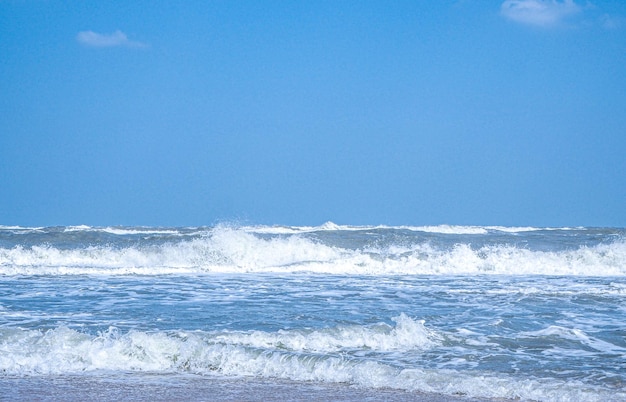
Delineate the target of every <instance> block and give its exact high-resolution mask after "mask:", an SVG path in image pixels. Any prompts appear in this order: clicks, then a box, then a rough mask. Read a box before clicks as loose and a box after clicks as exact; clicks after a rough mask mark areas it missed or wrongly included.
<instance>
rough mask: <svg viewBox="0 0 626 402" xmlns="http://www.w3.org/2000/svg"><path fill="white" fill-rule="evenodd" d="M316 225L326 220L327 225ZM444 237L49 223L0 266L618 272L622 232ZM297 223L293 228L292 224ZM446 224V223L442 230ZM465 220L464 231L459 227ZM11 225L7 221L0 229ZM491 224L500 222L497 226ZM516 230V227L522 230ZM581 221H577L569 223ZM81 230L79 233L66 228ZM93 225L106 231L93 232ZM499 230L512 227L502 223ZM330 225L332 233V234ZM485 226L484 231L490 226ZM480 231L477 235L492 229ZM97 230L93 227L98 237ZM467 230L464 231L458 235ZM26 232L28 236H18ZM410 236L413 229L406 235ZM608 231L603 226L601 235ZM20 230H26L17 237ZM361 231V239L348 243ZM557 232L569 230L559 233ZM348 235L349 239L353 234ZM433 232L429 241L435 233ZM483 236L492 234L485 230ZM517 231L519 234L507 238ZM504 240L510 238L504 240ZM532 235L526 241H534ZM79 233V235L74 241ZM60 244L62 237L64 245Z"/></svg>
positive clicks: (3, 271) (624, 263) (94, 270)
mask: <svg viewBox="0 0 626 402" xmlns="http://www.w3.org/2000/svg"><path fill="white" fill-rule="evenodd" d="M324 227H330V226H329V225H326V226H324ZM437 228H438V229H437V230H439V232H436V233H440V234H442V236H444V237H443V239H444V240H443V241H445V244H437V243H433V240H432V239H431V238H430V237H421V235H419V236H418V235H410V234H409V235H408V236H407V235H404V234H402V233H401V235H402V236H400V237H398V236H399V235H398V233H397V231H398V230H407V229H406V228H403V227H394V228H391V229H386V228H381V227H376V228H370V229H363V228H362V227H359V229H358V230H357V229H355V228H354V227H353V232H350V233H351V234H350V233H349V234H350V235H346V236H344V235H340V233H339V232H341V231H343V230H346V229H345V228H344V227H341V226H337V227H335V228H334V229H330V228H328V229H322V230H321V231H319V230H320V229H319V228H317V229H315V230H317V231H313V228H310V229H311V231H310V232H308V233H304V232H305V231H307V230H309V229H305V228H292V229H293V230H294V232H289V230H292V229H288V230H287V229H285V228H280V229H277V230H274V229H272V228H270V227H257V228H252V227H242V228H233V227H228V226H218V227H214V228H180V229H169V228H164V229H161V228H108V227H107V228H91V227H73V228H70V231H69V232H68V231H67V230H66V229H68V228H58V229H56V232H54V233H52V234H50V233H48V235H49V236H51V237H50V239H48V237H43V238H42V239H40V238H39V237H41V236H43V235H41V234H38V235H37V236H39V237H37V239H38V240H37V242H36V243H34V244H26V242H25V241H23V239H22V238H21V237H19V236H21V235H18V237H17V240H16V238H15V237H11V238H10V239H9V240H11V241H13V242H14V244H15V245H13V246H10V245H9V246H7V244H9V242H8V241H5V242H4V243H0V244H3V245H4V247H0V275H85V274H86V275H89V274H93V275H132V274H139V275H163V274H194V273H196V274H199V273H209V272H221V273H268V272H284V273H288V272H315V273H325V274H357V275H388V274H391V275H394V274H403V275H405V274H409V275H413V274H415V275H474V274H498V275H524V274H534V275H597V276H609V275H616V276H621V275H626V241H625V240H624V239H623V237H622V238H620V236H619V235H617V236H614V237H615V239H614V241H611V242H604V243H600V244H595V245H591V246H588V245H586V244H582V245H580V244H578V243H575V242H574V243H573V244H574V245H573V246H568V247H566V248H563V249H552V248H550V247H547V248H546V247H544V248H542V247H536V248H535V249H531V248H528V247H526V246H525V245H524V244H525V243H524V242H528V241H530V240H533V239H530V240H525V239H522V240H523V241H521V243H520V245H517V244H514V243H506V239H509V238H508V237H505V241H504V242H503V240H502V236H496V235H493V236H495V237H493V239H497V241H487V242H483V244H482V245H476V244H473V242H476V241H478V240H479V239H475V238H473V237H471V235H473V234H476V233H480V230H485V231H489V230H495V229H491V228H488V227H485V228H482V227H477V228H470V227H463V229H459V228H457V227H445V228H444V227H437ZM296 229H298V230H301V231H302V232H300V233H298V232H295V230H296ZM448 229H449V231H447V230H448ZM466 229H467V230H466ZM4 230H8V231H12V230H13V229H4ZM498 230H499V229H498ZM524 230H525V229H524ZM524 230H521V231H520V233H524ZM577 230H580V229H577ZM80 232H84V233H85V236H84V238H83V237H80V236H79V237H76V236H73V237H67V236H69V235H70V234H72V233H79V234H80ZM90 233H96V234H98V233H99V234H100V235H102V236H108V237H93V236H87V234H90ZM501 233H503V236H512V235H511V233H508V232H507V231H506V230H503V231H501ZM336 234H337V235H336ZM492 234H493V233H492ZM492 234H488V235H485V236H492ZM100 235H99V236H100ZM465 235H470V237H463V236H465ZM24 236H28V235H24ZM411 236H412V237H411ZM605 236H607V235H605ZM26 238H27V239H28V238H30V237H26ZM364 238H365V239H366V240H367V242H365V243H355V242H356V241H362V239H364ZM565 238H566V239H570V238H572V239H574V240H575V239H576V237H575V236H574V235H567V236H566V237H565ZM355 239H356V240H355ZM441 239H442V238H441V237H437V238H436V239H435V240H437V241H442V240H441ZM487 239H491V237H488V238H487ZM515 239H516V241H517V240H519V238H518V237H516V238H515ZM509 240H510V239H509ZM533 241H535V240H533ZM81 242H82V243H81ZM68 243H69V245H68Z"/></svg>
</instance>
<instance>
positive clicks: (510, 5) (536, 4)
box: [500, 0, 582, 27]
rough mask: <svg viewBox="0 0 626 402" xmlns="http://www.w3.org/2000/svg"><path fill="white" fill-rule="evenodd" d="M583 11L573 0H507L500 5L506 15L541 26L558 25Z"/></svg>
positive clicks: (515, 19)
mask: <svg viewBox="0 0 626 402" xmlns="http://www.w3.org/2000/svg"><path fill="white" fill-rule="evenodd" d="M581 11H582V9H581V7H580V6H579V5H578V4H576V3H574V1H573V0H563V1H559V0H505V1H504V3H502V6H500V12H501V13H502V15H503V16H504V17H506V18H508V19H510V20H513V21H516V22H519V23H522V24H528V25H535V26H541V27H550V26H554V25H557V24H559V23H561V22H563V21H565V20H566V19H567V18H569V17H571V16H573V15H575V14H578V13H580V12H581Z"/></svg>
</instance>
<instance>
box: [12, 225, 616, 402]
mask: <svg viewBox="0 0 626 402" xmlns="http://www.w3.org/2000/svg"><path fill="white" fill-rule="evenodd" d="M625 235H626V230H624V229H611V228H533V227H517V228H512V227H482V226H481V227H478V226H476V227H475V226H472V227H467V226H433V227H411V226H406V227H387V226H376V227H365V226H357V227H353V226H340V225H335V224H332V223H327V224H325V225H322V226H319V227H286V226H241V225H239V226H237V225H218V226H215V227H198V228H190V227H187V228H149V227H88V226H78V227H48V228H25V227H11V226H0V400H8V399H40V400H45V399H66V400H72V399H74V400H80V399H84V398H85V397H88V398H90V399H96V400H118V399H136V400H148V399H149V400H167V399H175V398H177V397H180V396H181V395H183V396H185V399H195V400H212V399H245V400H255V399H258V400H260V399H341V400H355V401H356V400H366V399H369V400H377V399H387V400H411V399H413V398H418V397H422V398H426V399H430V400H442V401H443V400H452V399H454V400H459V399H461V400H463V399H480V400H491V399H498V400H501V399H521V400H539V401H544V400H545V401H607V400H612V401H621V400H623V401H626V236H625ZM176 390H178V393H176V392H177V391H176ZM144 391H146V392H148V391H149V392H148V393H147V394H146V393H145V392H144ZM142 395H143V396H142ZM146 395H148V396H147V397H146ZM144 397H145V398H144ZM142 398H144V399H142Z"/></svg>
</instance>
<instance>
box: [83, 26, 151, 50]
mask: <svg viewBox="0 0 626 402" xmlns="http://www.w3.org/2000/svg"><path fill="white" fill-rule="evenodd" d="M76 40H77V41H78V42H79V43H81V44H83V45H85V46H90V47H116V46H123V47H145V46H146V45H145V44H143V43H141V42H135V41H131V40H129V39H128V37H127V36H126V34H125V33H124V32H122V31H119V30H118V31H115V32H113V33H111V34H100V33H97V32H93V31H81V32H79V33H78V35H76Z"/></svg>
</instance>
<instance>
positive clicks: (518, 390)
mask: <svg viewBox="0 0 626 402" xmlns="http://www.w3.org/2000/svg"><path fill="white" fill-rule="evenodd" d="M408 321H411V322H412V323H409V322H408ZM380 329H381V328H380V327H364V328H362V329H361V330H358V331H356V330H355V329H352V330H350V331H352V332H353V333H354V332H360V333H361V334H362V335H363V336H365V337H368V338H372V339H374V340H371V341H366V342H365V343H366V344H367V345H369V348H370V350H372V351H373V352H377V353H385V352H386V351H387V350H389V347H390V345H389V344H388V343H387V342H382V343H381V342H380V340H375V338H376V337H379V336H380V333H379V331H380ZM350 331H349V332H350ZM394 331H395V333H394ZM424 331H425V329H424V327H423V325H422V324H421V323H420V322H417V321H412V320H411V319H410V318H408V317H406V316H404V317H399V318H398V319H397V324H396V327H395V328H393V329H389V328H384V330H383V332H384V333H386V334H387V335H386V336H388V337H397V338H398V340H396V341H393V342H392V345H391V349H400V350H415V349H416V348H418V349H419V348H423V347H424V346H425V345H424V344H421V343H420V344H419V345H416V344H415V342H413V341H411V340H410V339H409V338H410V336H411V335H416V334H417V335H418V338H419V337H421V336H426V338H425V339H427V340H428V342H433V341H430V340H429V339H430V337H431V336H432V334H428V333H426V334H425V333H424ZM402 332H405V333H404V334H400V333H402ZM286 333H288V332H285V331H283V333H282V334H281V333H275V334H268V333H259V332H258V331H256V332H247V333H240V334H239V335H240V336H239V337H234V336H233V335H234V334H233V333H229V334H223V333H210V332H201V331H196V332H182V331H173V332H141V331H130V332H127V333H120V332H119V331H118V330H117V329H115V328H110V329H109V330H108V331H106V332H104V333H101V334H99V335H98V336H93V335H88V334H85V333H81V332H78V331H76V330H73V329H70V328H67V327H58V328H55V329H50V330H47V331H42V330H22V329H8V328H4V329H0V369H1V370H2V372H3V373H4V374H8V375H25V374H28V375H38V374H44V375H47V374H75V373H80V372H95V371H97V370H106V371H109V372H110V371H120V372H129V371H130V372H137V371H141V372H155V373H159V372H163V373H194V374H202V375H227V376H255V377H265V378H281V379H289V380H295V381H322V382H329V383H337V382H341V383H348V384H355V385H359V386H365V387H372V388H378V387H385V388H395V389H404V390H411V391H422V392H434V393H438V394H448V395H465V396H468V397H484V398H511V399H524V400H555V401H566V400H567V401H602V400H607V398H614V399H613V400H615V398H617V399H623V398H624V397H626V393H624V392H623V391H620V390H616V391H614V392H611V393H610V394H609V393H608V391H606V390H599V389H596V388H594V387H593V386H589V385H584V384H582V383H577V382H565V381H559V380H557V381H555V380H551V381H549V382H548V381H542V380H533V379H527V380H524V379H514V378H512V377H509V376H506V375H504V374H502V375H496V374H489V373H486V372H481V371H471V370H464V371H457V370H441V369H440V370H432V369H426V368H419V369H402V368H399V367H394V366H393V365H390V364H386V363H383V362H381V361H378V362H376V361H374V360H370V359H361V358H357V357H355V356H353V355H351V354H350V353H346V352H349V351H350V350H351V349H352V348H354V347H355V345H356V344H355V342H354V341H353V340H351V339H349V337H348V336H343V335H342V336H337V332H335V333H333V331H332V330H328V331H324V330H319V331H312V332H310V333H308V334H307V333H303V332H301V333H299V334H298V337H303V338H304V339H303V342H302V343H299V342H295V341H294V340H293V339H292V340H291V341H288V342H287V343H284V342H283V341H282V340H280V339H283V340H285V339H286V337H285V334H286ZM345 335H348V334H345ZM287 338H288V336H287ZM307 338H310V339H307ZM316 338H318V339H316ZM323 338H326V339H323ZM294 339H295V338H294ZM399 339H402V340H399ZM268 340H270V341H269V342H268ZM428 342H427V343H428ZM435 342H436V341H435ZM362 347H367V346H362Z"/></svg>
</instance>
